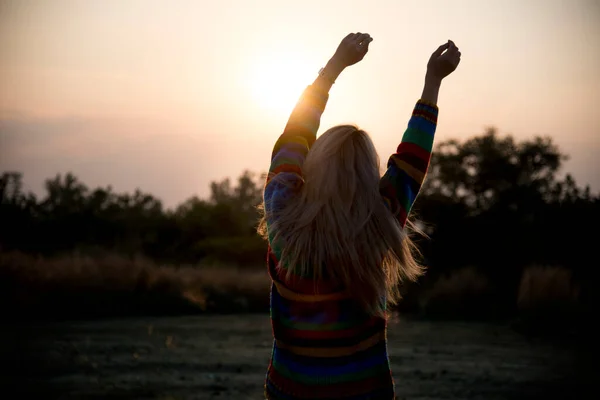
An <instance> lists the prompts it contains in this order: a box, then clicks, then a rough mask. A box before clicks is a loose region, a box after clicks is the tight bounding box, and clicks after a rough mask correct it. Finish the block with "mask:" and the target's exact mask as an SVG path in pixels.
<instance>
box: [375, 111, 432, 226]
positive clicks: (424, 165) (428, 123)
mask: <svg viewBox="0 0 600 400" xmlns="http://www.w3.org/2000/svg"><path fill="white" fill-rule="evenodd" d="M437 117H438V107H437V106H436V105H433V104H430V103H427V102H425V101H423V100H419V101H418V102H417V104H416V105H415V108H414V110H413V113H412V116H411V118H410V120H409V122H408V128H407V129H406V131H405V132H404V135H403V136H402V141H401V143H400V145H399V146H398V149H397V151H396V153H394V154H392V155H391V157H390V158H389V161H388V163H387V171H386V173H385V174H384V176H383V177H382V178H381V181H380V192H381V195H382V196H383V198H384V200H385V202H386V204H387V205H388V207H389V208H390V210H391V211H392V213H393V214H394V215H395V217H396V218H398V221H399V222H400V225H401V226H404V225H405V224H406V220H407V218H408V214H409V213H410V210H411V208H412V206H413V204H414V202H415V199H416V198H417V195H418V193H419V190H420V189H421V185H422V184H423V181H424V179H425V175H426V173H427V169H428V168H429V161H430V159H431V151H432V147H433V138H434V134H435V129H436V124H437Z"/></svg>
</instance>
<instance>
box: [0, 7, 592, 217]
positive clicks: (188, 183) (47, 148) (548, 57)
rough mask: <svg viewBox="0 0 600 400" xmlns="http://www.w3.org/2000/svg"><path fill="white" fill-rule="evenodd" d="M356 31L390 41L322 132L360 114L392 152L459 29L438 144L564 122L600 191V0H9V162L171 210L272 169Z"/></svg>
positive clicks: (574, 166) (357, 76) (581, 176)
mask: <svg viewBox="0 0 600 400" xmlns="http://www.w3.org/2000/svg"><path fill="white" fill-rule="evenodd" d="M357 7H360V11H361V12H360V13H357V12H356V9H357ZM317 10H318V11H317ZM359 14H360V15H359ZM415 16H416V17H415ZM402 17H404V18H402ZM419 17H421V18H419ZM315 27H320V28H315ZM509 27H510V28H509ZM307 28H310V29H307ZM507 28H509V29H507ZM353 31H361V32H368V33H370V34H371V36H372V37H373V38H374V41H373V43H371V46H370V50H369V53H368V54H367V56H366V57H365V59H364V60H363V61H362V62H361V63H359V64H357V65H355V66H351V67H349V68H348V69H347V70H346V71H345V72H343V73H342V75H341V76H340V78H339V79H338V81H337V82H336V84H335V85H334V87H333V89H332V91H331V96H330V99H329V103H328V106H327V109H326V111H325V114H324V116H323V119H322V121H321V129H320V130H319V133H321V132H323V131H324V130H325V129H327V128H328V127H329V126H332V125H336V124H340V123H354V124H357V125H359V126H360V127H361V128H363V129H365V130H366V131H367V132H369V133H370V134H371V136H372V138H373V140H374V142H375V145H376V148H377V150H378V152H379V155H380V158H381V161H382V164H383V163H385V161H386V160H387V157H388V156H389V155H390V154H391V153H392V152H393V151H394V150H395V148H396V146H397V144H398V142H399V141H400V138H401V135H402V133H403V132H404V129H405V127H406V124H407V122H408V119H409V117H410V112H411V110H412V106H413V104H414V102H416V100H417V99H418V98H419V95H420V93H421V87H422V83H423V79H424V74H425V66H426V63H427V60H428V58H429V55H430V54H431V53H432V52H433V51H434V50H435V48H437V46H438V45H439V44H441V43H443V42H445V41H446V40H448V39H452V40H454V41H455V42H456V43H457V45H458V46H459V47H460V48H461V52H462V61H461V65H460V66H459V68H458V69H457V71H456V72H455V73H454V74H452V75H451V76H450V77H448V78H447V79H446V80H444V83H443V85H442V89H441V94H440V100H439V107H440V119H439V124H438V129H437V133H436V143H440V142H441V141H444V140H447V139H458V140H465V139H468V138H470V137H473V136H476V135H481V134H483V132H484V131H485V128H486V127H488V126H494V127H496V128H497V129H498V133H499V135H502V136H503V135H505V134H511V135H512V136H513V137H514V138H515V139H516V140H523V139H528V138H533V137H534V136H550V137H551V138H552V139H553V142H554V143H555V144H556V145H558V147H559V149H560V150H561V152H562V153H564V154H566V155H568V156H570V160H569V161H567V162H566V163H565V164H564V166H563V169H562V171H561V173H566V172H568V173H571V174H572V175H573V176H574V178H575V179H576V181H577V183H578V184H579V185H580V186H585V185H590V187H591V189H592V191H593V192H594V193H598V192H599V191H600V174H598V172H600V168H599V164H598V162H597V161H596V159H595V156H596V153H598V152H599V151H600V115H599V114H598V113H596V110H595V107H594V105H595V104H598V100H599V97H600V79H598V78H600V76H599V72H598V71H600V4H599V3H595V2H594V1H591V0H581V1H576V2H575V1H574V2H565V1H559V0H553V1H540V0H536V1H530V2H527V3H525V4H523V3H522V2H518V1H516V0H511V1H496V2H486V3H485V4H484V3H481V2H476V1H470V0H463V1H460V2H454V3H453V4H452V5H449V4H447V3H445V2H442V1H432V2H429V3H427V4H410V3H405V2H403V3H398V2H394V1H391V0H389V1H380V2H377V5H372V6H370V7H365V5H364V4H360V3H348V2H342V1H331V2H327V3H325V4H323V3H322V2H316V1H306V2H303V3H302V4H293V5H291V4H282V2H276V1H274V0H263V1H259V2H255V3H253V4H252V5H250V4H247V3H246V2H241V1H234V0H229V1H223V2H220V3H218V4H217V3H206V2H192V1H186V2H184V1H182V2H177V3H176V4H169V3H165V2H160V1H146V2H144V1H129V2H127V3H122V2H118V1H107V2H102V3H97V2H92V1H52V2H51V1H38V2H32V3H23V2H19V1H5V2H3V3H2V4H0V54H2V57H0V86H1V87H3V88H4V90H3V91H1V92H0V169H1V170H2V171H9V170H10V171H18V172H22V173H23V181H24V185H25V189H26V190H31V191H33V192H34V193H35V194H36V195H38V196H39V195H40V194H41V193H43V182H44V180H46V179H49V178H52V177H54V176H56V174H58V173H61V174H63V175H64V174H66V173H67V172H72V173H73V174H74V175H75V176H76V177H78V178H79V179H80V180H81V181H82V183H84V184H86V185H88V187H89V188H95V187H98V186H100V187H106V186H108V185H110V186H112V188H113V190H114V191H116V192H133V191H134V190H135V189H136V188H140V189H141V190H142V191H143V192H146V193H149V194H152V195H153V196H156V197H157V198H158V199H160V200H161V201H162V202H163V204H164V206H165V207H167V208H172V207H174V206H176V205H178V204H181V203H182V202H183V201H185V200H186V199H188V198H190V197H192V196H194V195H197V196H199V197H200V198H206V197H207V195H208V193H209V184H210V182H211V181H215V180H216V181H219V180H221V179H224V178H227V177H229V178H231V179H233V180H235V179H236V178H237V177H238V176H239V175H240V174H241V173H242V172H243V171H244V170H246V169H247V170H250V171H253V172H258V173H260V172H264V171H266V170H267V169H268V163H269V155H270V152H271V149H272V146H273V144H274V143H275V140H276V139H277V137H278V135H279V134H280V133H281V132H282V130H283V127H284V126H285V122H286V120H287V117H288V116H289V112H291V110H292V107H293V105H294V103H295V101H296V99H297V98H298V96H299V95H300V93H301V91H302V89H303V88H304V87H305V86H307V85H308V84H310V83H312V81H313V79H314V78H315V77H316V75H317V72H318V70H319V68H321V67H322V66H324V65H325V63H326V62H327V60H328V59H329V57H330V56H331V55H332V54H333V52H334V51H335V49H336V47H337V45H338V44H339V41H340V40H341V39H342V38H343V37H344V36H345V35H346V34H347V33H348V32H353ZM415 37H417V38H418V39H419V40H414V39H415Z"/></svg>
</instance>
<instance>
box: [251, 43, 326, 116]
mask: <svg viewBox="0 0 600 400" xmlns="http://www.w3.org/2000/svg"><path fill="white" fill-rule="evenodd" d="M310 72H311V70H310V66H308V65H307V63H302V62H298V61H297V60H295V59H294V58H293V57H286V56H285V55H279V54H278V55H277V56H276V57H269V58H262V59H261V60H260V62H258V63H256V64H255V69H254V71H253V74H252V76H251V80H250V85H251V88H250V89H251V91H252V97H253V98H254V101H255V102H256V104H257V105H258V106H259V107H261V108H264V109H267V110H269V111H273V112H277V113H285V114H288V113H290V112H291V111H292V109H293V107H294V105H295V104H296V102H297V101H298V98H299V97H300V95H301V94H302V91H303V90H304V88H305V87H306V86H308V85H309V84H310V83H312V82H311V81H310ZM313 72H314V71H313ZM313 75H316V72H315V73H313Z"/></svg>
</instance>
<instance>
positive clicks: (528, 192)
mask: <svg viewBox="0 0 600 400" xmlns="http://www.w3.org/2000/svg"><path fill="white" fill-rule="evenodd" d="M566 158H567V157H566V156H565V155H564V154H562V153H561V152H560V151H559V149H558V148H557V146H556V145H555V144H554V143H553V142H552V140H551V139H550V138H543V137H535V138H532V139H528V140H522V141H517V140H515V139H514V138H513V137H511V136H499V135H498V134H497V132H496V130H495V129H493V128H490V129H488V130H487V132H485V133H484V134H483V135H480V136H476V137H473V138H471V139H468V140H465V141H462V142H461V141H456V140H449V141H445V142H442V143H440V144H439V145H438V146H437V148H436V151H435V153H434V156H433V158H432V161H431V168H430V172H429V174H428V177H427V179H426V183H425V186H424V188H423V191H422V193H421V194H420V195H419V197H418V199H417V202H416V204H415V210H414V217H415V218H418V219H419V220H421V221H422V222H424V223H425V224H426V231H427V233H428V234H429V236H430V240H424V241H423V240H422V241H421V243H422V249H423V253H424V257H425V261H426V263H427V265H428V266H429V270H430V274H432V275H434V276H435V275H436V274H441V273H444V272H448V271H450V270H455V269H457V268H462V267H477V268H479V269H480V270H482V271H484V272H485V273H486V275H487V276H488V277H489V278H490V280H491V281H493V282H499V283H506V284H509V285H513V286H515V285H516V282H517V280H518V278H517V277H518V275H519V274H520V273H521V271H522V268H523V267H524V266H526V265H531V264H536V263H537V264H544V265H560V266H564V267H567V268H569V269H571V270H572V271H573V272H574V274H575V275H576V276H579V277H581V278H587V277H589V274H590V273H591V272H590V270H591V268H590V267H589V264H588V259H589V251H590V250H589V249H593V245H594V244H595V243H594V238H595V235H590V234H588V233H587V231H588V230H589V229H590V228H591V227H593V226H594V225H595V224H597V223H598V222H599V221H598V211H599V209H600V207H599V204H600V199H599V197H598V196H596V195H592V194H591V192H590V190H589V187H586V188H581V187H579V186H578V185H577V184H576V182H575V180H574V179H573V178H572V176H570V175H568V174H567V175H565V176H564V177H562V176H561V175H559V174H560V173H561V167H562V165H563V162H564V161H565V160H566ZM263 178H264V177H262V176H259V175H257V174H253V173H251V172H249V171H245V172H244V173H243V174H242V175H241V176H240V177H238V178H237V180H236V181H235V182H232V181H231V180H230V179H224V180H222V181H219V182H212V183H211V185H210V196H209V197H208V198H207V199H200V198H198V197H191V198H189V199H187V200H185V201H184V202H182V203H181V204H180V205H179V206H177V207H176V208H175V209H173V210H168V209H165V208H164V207H163V205H162V204H161V202H160V200H159V199H157V198H155V197H154V196H152V195H150V194H148V193H143V192H141V191H140V190H136V191H135V192H134V193H115V192H114V191H113V189H112V188H111V187H110V186H109V187H106V188H102V187H98V188H94V189H90V188H88V187H87V186H86V185H85V184H83V183H82V182H80V181H79V180H78V179H77V178H76V177H75V176H74V175H72V174H70V173H69V174H66V175H57V176H55V177H54V178H51V179H48V180H47V181H46V183H45V195H44V196H43V197H42V198H40V199H38V198H36V196H34V195H33V194H31V193H26V192H25V191H24V190H23V182H22V179H23V177H22V175H21V174H19V173H17V172H5V173H4V174H3V175H2V176H1V178H0V221H1V223H0V248H1V249H4V250H12V249H17V250H21V251H25V252H28V253H33V254H40V255H52V254H56V253H61V252H72V251H80V252H90V253H93V252H94V251H112V252H119V253H122V254H128V255H134V254H143V255H146V256H148V257H152V258H154V259H156V260H158V261H161V262H162V261H169V262H174V263H195V262H200V261H203V262H228V263H236V264H262V263H263V261H264V258H265V250H266V245H265V243H263V242H262V241H261V239H259V238H258V237H257V235H256V234H255V226H256V223H257V219H258V213H257V211H256V205H257V204H259V203H260V199H261V192H262V185H263Z"/></svg>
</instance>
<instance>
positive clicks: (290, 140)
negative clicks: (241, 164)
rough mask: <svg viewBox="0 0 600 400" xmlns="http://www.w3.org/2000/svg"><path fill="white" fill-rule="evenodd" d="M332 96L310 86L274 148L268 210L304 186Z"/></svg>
mask: <svg viewBox="0 0 600 400" xmlns="http://www.w3.org/2000/svg"><path fill="white" fill-rule="evenodd" d="M328 99H329V94H328V93H327V92H323V91H321V90H319V89H318V88H317V87H315V86H314V85H311V86H308V87H307V88H306V89H305V90H304V92H303V93H302V96H301V97H300V99H299V101H298V103H297V104H296V106H295V107H294V110H293V111H292V114H291V116H290V118H289V120H288V122H287V124H286V126H285V129H284V131H283V133H282V134H281V136H279V139H278V140H277V142H275V146H274V148H273V152H272V154H271V166H270V168H269V174H268V175H267V180H266V183H265V191H264V200H265V207H270V205H273V206H276V205H277V204H279V203H281V202H282V201H284V200H285V199H286V197H287V196H289V195H290V191H291V190H293V189H294V188H297V187H298V186H299V185H300V184H301V183H302V165H303V163H304V160H305V158H306V155H307V153H308V150H309V149H310V147H311V146H312V144H313V143H314V142H315V140H316V138H317V131H318V129H319V125H320V123H321V115H322V114H323V111H324V110H325V105H326V104H327V100H328Z"/></svg>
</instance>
